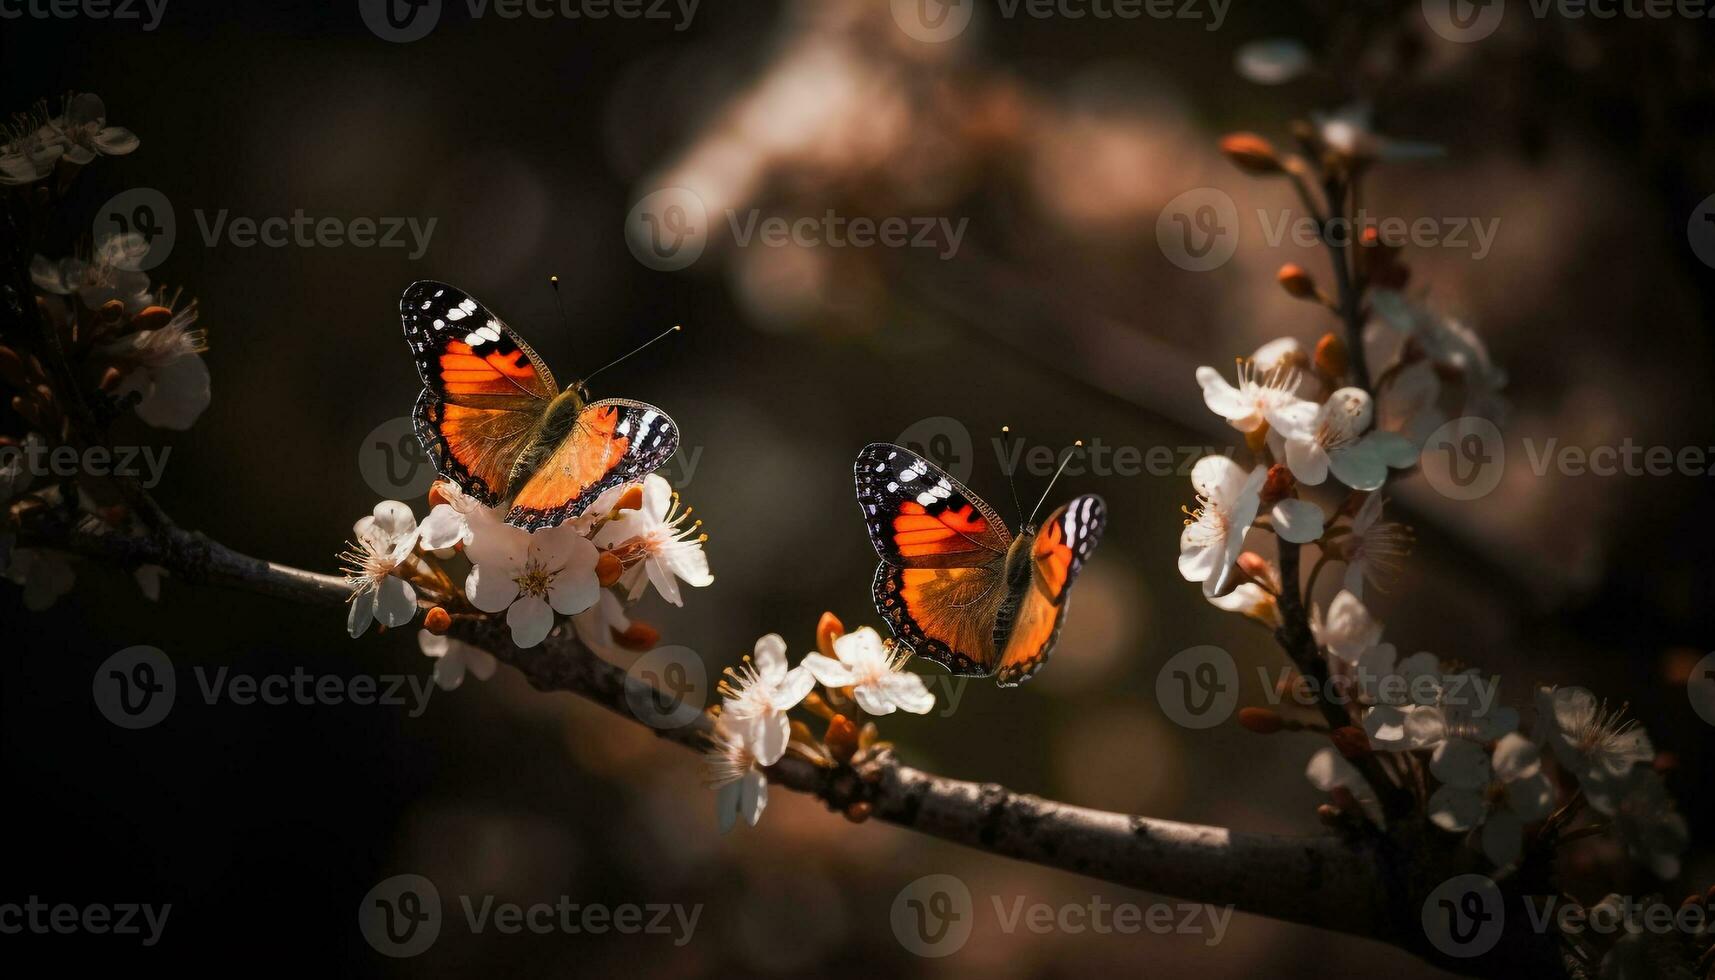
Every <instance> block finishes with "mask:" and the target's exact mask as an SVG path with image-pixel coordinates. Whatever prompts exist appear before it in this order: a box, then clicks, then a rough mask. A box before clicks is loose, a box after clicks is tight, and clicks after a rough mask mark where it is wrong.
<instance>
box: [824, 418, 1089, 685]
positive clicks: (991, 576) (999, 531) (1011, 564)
mask: <svg viewBox="0 0 1715 980" xmlns="http://www.w3.org/2000/svg"><path fill="white" fill-rule="evenodd" d="M853 470H854V475H855V477H856V481H857V494H858V505H859V507H860V508H861V509H862V511H863V513H864V518H865V523H866V524H867V525H868V527H869V532H870V541H871V543H872V544H874V545H875V549H876V553H877V555H878V556H879V557H880V558H881V564H880V565H878V566H877V567H876V570H875V581H874V584H873V588H872V592H873V596H874V599H875V607H876V611H877V612H878V613H880V615H881V616H882V618H883V619H885V620H886V621H887V624H888V626H889V628H890V629H892V630H893V633H894V635H895V636H896V637H898V638H899V639H900V640H902V641H904V642H905V643H907V644H909V645H910V646H911V647H912V648H913V650H915V651H916V653H917V654H918V655H920V656H923V657H927V658H928V659H930V660H934V661H936V662H937V663H940V664H941V665H942V666H945V667H946V668H947V669H948V670H951V671H952V672H953V673H955V674H960V675H969V676H978V677H987V676H994V677H995V679H996V681H997V682H998V683H999V684H1000V685H1001V686H1003V687H1011V686H1013V685H1015V684H1018V683H1020V682H1022V681H1025V680H1028V679H1029V678H1030V676H1031V675H1032V674H1033V673H1035V671H1036V670H1038V669H1039V668H1040V667H1041V666H1042V664H1043V662H1044V661H1046V660H1047V657H1048V655H1049V653H1051V652H1052V651H1053V648H1054V644H1055V641H1056V640H1057V639H1058V638H1059V635H1060V628H1061V626H1062V624H1063V623H1064V621H1065V613H1066V607H1067V603H1068V598H1069V596H1068V593H1069V590H1070V588H1071V584H1072V580H1073V578H1074V577H1076V575H1077V573H1078V570H1079V569H1080V568H1081V567H1082V565H1083V562H1084V560H1085V559H1086V558H1088V556H1089V554H1090V553H1091V551H1093V550H1094V548H1095V545H1096V542H1097V541H1098V540H1099V539H1100V537H1101V532H1102V529H1103V527H1104V526H1105V524H1106V508H1105V507H1104V505H1103V504H1102V500H1101V498H1100V497H1096V496H1093V495H1085V496H1081V497H1077V498H1075V499H1074V500H1072V501H1071V502H1070V503H1068V504H1066V505H1064V506H1062V507H1060V508H1058V509H1056V510H1055V511H1054V513H1053V514H1051V515H1050V516H1049V518H1048V519H1047V520H1046V521H1044V522H1043V523H1042V525H1041V526H1040V527H1037V526H1033V525H1031V524H1029V523H1026V524H1025V525H1024V526H1022V527H1021V528H1020V529H1019V532H1018V534H1017V535H1013V534H1011V533H1009V532H1008V531H1007V529H1006V526H1005V525H1004V524H1003V523H1001V521H1000V518H999V517H998V516H997V515H996V514H995V512H994V508H992V507H990V506H989V505H988V504H987V503H985V502H984V501H983V500H982V499H981V498H980V497H977V496H976V495H975V494H973V493H971V491H969V490H967V489H965V487H964V486H963V485H962V484H960V483H959V482H958V481H957V480H955V479H953V477H951V476H949V475H947V474H946V473H945V472H943V471H942V470H941V469H940V468H939V467H937V466H935V464H933V463H931V462H929V461H928V460H926V459H924V458H922V457H921V456H919V455H917V454H916V453H913V452H912V451H910V450H909V449H905V448H903V447H901V446H893V445H888V444H886V443H874V444H871V445H869V446H866V447H864V449H863V451H862V452H861V453H859V454H858V458H857V462H856V463H855V464H854V467H853Z"/></svg>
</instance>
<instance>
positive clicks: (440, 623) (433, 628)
mask: <svg viewBox="0 0 1715 980" xmlns="http://www.w3.org/2000/svg"><path fill="white" fill-rule="evenodd" d="M423 628H424V629H426V630H428V631H429V632H431V633H433V634H435V635H436V636H445V635H446V633H447V630H450V629H452V628H453V616H452V613H449V612H447V611H446V610H445V609H442V608H441V607H440V606H432V607H430V609H429V611H428V612H427V613H424V614H423Z"/></svg>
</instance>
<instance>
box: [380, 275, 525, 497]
mask: <svg viewBox="0 0 1715 980" xmlns="http://www.w3.org/2000/svg"><path fill="white" fill-rule="evenodd" d="M399 320H400V322H401V324H403V326H404V328H405V341H406V343H407V344H409V345H410V347H411V354H412V356H413V357H414V358H415V359H416V362H417V372H418V374H420V375H421V376H422V379H423V392H422V394H421V395H419V396H418V398H417V405H416V409H415V411H414V412H413V415H412V418H413V420H414V422H415V428H416V432H417V439H418V440H419V441H420V442H422V444H423V449H424V451H425V452H427V453H428V454H429V458H430V459H431V460H432V461H433V462H434V464H435V471H436V472H438V473H440V474H441V475H442V476H444V477H446V478H448V479H450V480H452V481H454V482H456V483H457V484H458V485H459V486H460V487H461V488H462V489H463V490H464V491H465V492H466V493H468V494H470V495H471V496H473V497H475V498H477V499H478V500H480V501H482V502H483V503H484V504H486V505H488V506H490V507H492V506H496V505H498V504H499V503H500V502H501V501H502V500H504V499H505V497H506V494H507V492H508V490H509V488H510V486H511V481H512V475H513V472H514V469H515V467H516V466H517V463H518V460H519V459H520V458H521V457H522V456H523V454H524V452H525V451H526V450H527V449H528V448H529V447H530V445H531V443H532V442H533V441H534V439H535V436H536V434H537V432H538V430H539V429H540V427H541V424H542V420H543V416H544V414H545V412H546V411H547V407H548V403H549V402H550V401H551V400H552V399H553V397H554V395H555V394H556V391H557V389H556V387H555V384H554V375H553V374H552V373H551V372H550V371H549V370H548V366H547V365H546V364H544V363H542V359H541V358H540V357H538V356H537V354H536V352H535V351H533V350H531V349H530V345H529V344H526V343H525V342H524V341H523V339H522V338H520V337H519V336H518V335H517V334H516V333H513V332H512V330H511V328H509V327H507V326H506V324H505V323H503V322H502V321H501V320H500V318H499V317H497V316H495V315H494V314H493V313H491V312H489V311H488V309H487V308H486V307H484V306H483V305H482V304H481V303H478V302H477V301H476V300H474V299H472V298H471V297H470V296H469V295H468V294H466V293H465V292H464V291H463V290H461V289H458V288H457V287H454V286H449V285H447V284H446V283H440V282H432V281H427V280H425V281H422V282H415V283H412V284H411V285H410V286H409V287H408V288H407V289H406V290H405V293H404V295H403V296H401V297H400V299H399Z"/></svg>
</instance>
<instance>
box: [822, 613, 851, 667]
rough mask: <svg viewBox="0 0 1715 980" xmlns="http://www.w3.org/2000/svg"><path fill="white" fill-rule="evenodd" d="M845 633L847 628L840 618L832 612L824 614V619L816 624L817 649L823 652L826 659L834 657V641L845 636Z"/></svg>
mask: <svg viewBox="0 0 1715 980" xmlns="http://www.w3.org/2000/svg"><path fill="white" fill-rule="evenodd" d="M845 633H846V627H845V625H844V624H843V623H841V622H840V617H838V616H836V615H834V614H833V613H831V612H825V613H823V614H822V618H821V619H820V620H818V621H817V623H816V649H817V650H819V651H821V654H822V656H824V657H831V656H833V655H834V641H835V640H837V639H839V638H840V637H842V636H844V635H845Z"/></svg>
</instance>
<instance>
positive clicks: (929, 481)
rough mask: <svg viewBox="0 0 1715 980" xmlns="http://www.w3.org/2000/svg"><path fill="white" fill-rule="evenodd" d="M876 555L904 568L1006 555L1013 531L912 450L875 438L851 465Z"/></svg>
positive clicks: (953, 564)
mask: <svg viewBox="0 0 1715 980" xmlns="http://www.w3.org/2000/svg"><path fill="white" fill-rule="evenodd" d="M852 471H853V475H854V476H855V477H856V479H857V497H858V507H860V508H861V509H862V510H863V519H864V523H865V525H866V526H867V527H868V528H869V540H870V543H871V544H873V545H875V553H876V554H877V555H878V556H880V558H881V560H882V561H884V562H887V563H888V564H889V565H898V566H900V567H902V568H965V567H970V566H972V565H981V564H984V563H985V562H987V561H989V560H991V559H996V558H999V559H1004V558H1005V557H1006V549H1007V547H1008V546H1009V545H1010V544H1012V533H1011V532H1010V531H1008V530H1007V529H1006V525H1005V524H1004V523H1003V522H1002V521H1001V519H1000V517H999V516H998V515H997V514H995V512H994V508H992V507H990V506H989V505H988V504H987V503H984V502H983V499H982V498H981V497H979V496H977V495H976V494H974V493H972V492H971V491H969V490H967V489H965V486H964V484H962V483H960V482H959V481H958V480H955V479H953V478H952V477H951V476H949V475H947V473H946V472H945V471H943V470H942V469H941V468H940V467H939V466H936V465H935V464H934V463H931V462H929V461H928V460H926V459H924V458H923V457H921V456H919V455H917V454H916V453H914V452H912V451H911V450H909V449H906V448H904V447H902V446H893V445H889V444H887V443H884V442H876V443H871V444H869V445H867V446H865V447H863V451H862V452H860V453H858V458H857V462H856V463H855V464H853V466H852Z"/></svg>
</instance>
